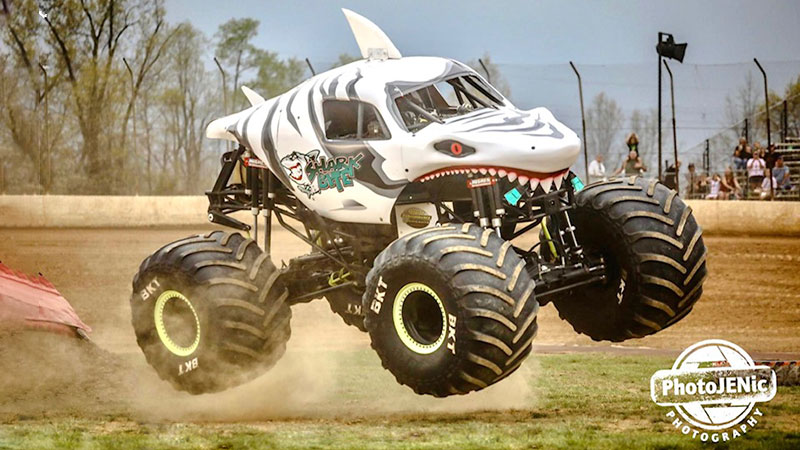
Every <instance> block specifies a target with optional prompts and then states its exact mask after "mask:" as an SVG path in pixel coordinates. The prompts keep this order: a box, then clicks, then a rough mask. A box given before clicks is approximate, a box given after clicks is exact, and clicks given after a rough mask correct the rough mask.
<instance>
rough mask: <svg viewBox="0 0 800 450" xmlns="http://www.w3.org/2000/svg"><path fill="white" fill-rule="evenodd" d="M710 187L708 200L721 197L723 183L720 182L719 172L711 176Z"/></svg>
mask: <svg viewBox="0 0 800 450" xmlns="http://www.w3.org/2000/svg"><path fill="white" fill-rule="evenodd" d="M709 186H710V189H709V191H708V195H706V199H708V200H717V199H719V198H720V187H721V186H722V183H721V182H720V178H719V174H718V173H715V174H714V176H713V177H711V182H710V183H709Z"/></svg>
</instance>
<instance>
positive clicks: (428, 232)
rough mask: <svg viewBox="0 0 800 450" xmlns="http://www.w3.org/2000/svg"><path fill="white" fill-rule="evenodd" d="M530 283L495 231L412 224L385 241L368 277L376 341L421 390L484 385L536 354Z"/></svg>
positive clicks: (387, 361) (386, 363) (397, 372)
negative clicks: (533, 351)
mask: <svg viewBox="0 0 800 450" xmlns="http://www.w3.org/2000/svg"><path fill="white" fill-rule="evenodd" d="M534 287H535V286H534V282H533V280H531V278H530V276H529V275H528V272H527V271H526V270H525V263H524V262H523V261H522V260H521V258H519V256H517V254H516V253H515V252H514V250H513V249H512V247H511V244H510V243H509V242H507V241H504V240H503V239H501V238H499V237H498V236H497V235H496V234H495V232H494V231H492V230H484V229H482V228H480V227H477V226H475V225H472V224H464V225H461V224H455V225H447V226H442V227H436V228H427V229H424V230H419V231H415V232H413V233H410V234H408V235H406V236H404V237H402V238H400V239H398V240H396V241H395V242H393V243H392V244H391V245H390V246H389V247H388V248H386V249H385V250H384V251H383V252H382V253H381V254H380V255H379V256H378V257H377V258H376V260H375V265H374V267H373V269H372V270H371V271H370V272H369V275H368V276H367V289H366V292H365V294H364V299H363V300H364V311H365V313H366V327H367V330H368V332H369V334H370V337H371V340H372V347H373V348H374V349H375V350H376V352H377V353H378V355H379V357H380V358H381V362H382V364H383V367H384V368H386V369H387V370H389V371H390V372H391V373H392V374H393V375H394V376H395V378H396V379H397V381H398V382H399V383H401V384H404V385H407V386H409V387H411V388H412V389H413V390H414V391H415V392H417V393H418V394H430V395H434V396H437V397H444V396H448V395H454V394H466V393H468V392H471V391H475V390H480V389H483V388H485V387H487V386H489V385H491V384H493V383H496V382H498V381H500V380H502V379H503V378H505V377H507V376H508V375H509V374H511V373H512V372H514V371H515V370H516V369H517V368H518V367H519V366H520V364H522V362H523V360H524V359H525V357H526V356H527V355H528V354H529V353H530V351H531V343H532V341H533V338H534V337H535V335H536V332H537V323H536V315H537V313H538V309H539V305H538V302H537V301H536V299H535V296H534ZM414 305H419V306H414ZM424 305H428V306H424ZM437 305H438V310H437ZM431 317H433V318H434V319H433V320H431ZM440 317H441V318H440ZM440 320H441V322H440Z"/></svg>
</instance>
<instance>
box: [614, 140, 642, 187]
mask: <svg viewBox="0 0 800 450" xmlns="http://www.w3.org/2000/svg"><path fill="white" fill-rule="evenodd" d="M625 144H626V145H627V146H628V157H627V158H625V160H624V161H622V166H621V167H620V168H619V169H617V170H616V171H615V172H614V174H613V175H612V176H617V175H619V174H620V173H622V172H624V173H625V176H626V177H628V176H633V175H641V174H642V173H643V172H645V171H647V167H645V165H644V163H643V162H642V158H640V157H639V136H637V135H636V133H631V134H629V135H628V139H626V140H625Z"/></svg>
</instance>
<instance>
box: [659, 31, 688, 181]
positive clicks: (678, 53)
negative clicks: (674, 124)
mask: <svg viewBox="0 0 800 450" xmlns="http://www.w3.org/2000/svg"><path fill="white" fill-rule="evenodd" d="M686 45H687V44H685V43H683V44H676V43H675V38H674V37H673V36H672V35H671V34H669V33H664V32H660V31H659V32H658V44H656V53H658V179H659V180H660V179H661V161H662V158H661V58H662V57H663V58H672V59H674V60H676V61H678V62H679V63H682V62H683V56H684V55H685V54H686Z"/></svg>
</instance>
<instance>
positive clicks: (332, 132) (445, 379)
mask: <svg viewBox="0 0 800 450" xmlns="http://www.w3.org/2000/svg"><path fill="white" fill-rule="evenodd" d="M345 15H346V17H347V20H348V21H349V23H350V26H351V28H352V30H353V32H354V35H355V38H356V41H357V43H358V45H359V47H360V49H361V55H362V56H363V59H362V60H360V61H356V62H353V63H351V64H348V65H345V66H342V67H339V68H335V69H331V70H329V71H327V72H325V73H321V74H318V75H315V76H313V77H312V78H310V79H308V80H306V81H304V82H303V83H301V84H300V85H298V86H297V87H295V88H294V89H292V90H290V91H288V92H286V93H284V94H282V95H280V96H277V97H275V98H272V99H269V100H264V99H263V98H262V97H260V96H259V95H258V94H256V93H255V92H253V91H251V90H249V89H247V88H243V91H244V93H245V95H246V96H247V97H248V99H249V100H250V102H251V103H252V107H250V108H248V109H246V110H244V111H241V112H239V113H236V114H233V115H230V116H227V117H223V118H220V119H217V120H215V121H213V122H212V123H211V124H209V126H208V129H207V136H208V137H209V138H217V139H228V140H231V141H234V142H235V143H236V144H237V147H236V148H235V149H234V150H230V151H228V152H227V153H225V154H224V156H223V158H222V169H221V171H220V174H219V177H218V178H217V180H216V183H215V184H214V186H213V188H212V189H211V190H210V191H208V192H207V196H208V199H209V203H210V206H209V209H208V217H209V220H210V221H211V222H213V223H215V224H219V225H222V226H225V227H229V228H232V229H234V230H237V231H235V232H227V231H214V232H211V233H208V234H204V235H198V236H190V237H187V238H185V239H182V240H179V241H176V242H173V243H170V244H168V245H166V246H164V247H162V248H161V249H159V250H158V251H156V252H155V253H154V254H153V255H151V256H150V257H148V258H147V259H145V260H144V261H143V262H142V264H141V267H140V268H139V272H138V273H137V274H136V276H135V278H134V280H133V295H132V297H131V308H132V313H133V326H134V329H135V332H136V337H137V340H138V343H139V345H140V347H141V348H142V350H143V351H144V354H145V356H146V358H147V361H148V362H149V363H150V364H151V365H152V366H153V367H154V368H155V369H156V371H157V372H158V374H159V375H160V376H161V377H162V378H163V379H165V380H167V381H169V382H170V383H172V385H173V386H174V387H175V388H177V389H181V390H185V391H188V392H191V393H195V394H198V393H206V392H215V391H220V390H223V389H226V388H229V387H232V386H235V385H238V384H240V383H243V382H245V381H247V380H249V379H251V378H253V377H255V376H257V375H259V374H262V373H263V372H264V371H266V370H267V369H268V368H269V367H270V366H271V365H273V364H274V363H275V362H276V361H277V360H278V359H279V358H280V357H281V356H282V354H283V353H284V351H285V347H286V342H287V340H288V339H289V336H290V327H289V322H290V319H291V309H290V307H291V306H292V305H295V304H298V303H302V302H308V301H311V300H313V299H320V298H323V297H324V298H325V299H327V301H328V302H329V303H330V307H331V309H332V310H333V312H334V313H336V314H339V315H340V316H341V317H342V318H343V319H344V321H345V322H346V323H347V324H350V325H353V326H356V327H358V328H359V329H360V330H363V331H366V332H367V333H369V337H370V339H371V342H372V347H373V348H374V349H375V351H376V352H377V353H378V355H379V357H380V359H381V361H382V363H383V366H384V367H385V368H386V369H387V370H389V371H390V372H391V373H392V374H393V375H394V376H395V378H396V379H397V381H398V382H399V383H402V384H404V385H407V386H409V387H410V388H411V389H413V390H414V391H415V392H417V393H419V394H429V395H434V396H439V397H443V396H449V395H453V394H465V393H468V392H471V391H476V390H479V389H482V388H485V387H487V386H489V385H491V384H493V383H496V382H498V381H500V380H502V379H503V378H505V377H507V376H508V375H509V374H511V373H512V372H514V371H515V370H516V369H517V368H518V367H519V366H520V364H522V362H523V361H524V360H525V358H526V357H527V356H528V354H529V353H530V352H531V343H532V341H533V339H534V337H535V336H536V332H537V323H536V317H537V313H538V311H539V308H540V307H541V306H543V305H545V304H547V303H553V304H554V305H555V307H556V308H557V310H558V312H559V314H560V316H561V317H562V318H563V319H564V320H566V321H567V322H569V323H570V324H571V325H572V326H573V327H574V329H575V331H577V332H578V333H584V334H586V335H588V336H589V337H591V338H593V339H595V340H605V341H614V342H617V341H623V340H626V339H630V338H639V337H643V336H646V335H649V334H653V333H655V332H657V331H659V330H662V329H664V328H666V327H669V326H670V325H673V324H675V323H676V322H678V321H679V320H680V319H682V318H683V317H685V316H686V315H687V314H688V313H689V312H690V311H691V310H692V307H693V305H694V304H695V302H696V301H697V300H698V298H700V295H701V291H702V284H703V281H704V280H705V277H706V263H705V258H706V249H705V246H704V245H703V239H702V237H701V229H700V227H699V226H698V224H697V223H696V222H695V219H694V218H693V217H692V213H691V209H690V208H689V207H688V206H687V205H685V204H684V203H683V201H682V200H681V199H680V198H679V197H677V196H676V193H675V191H673V190H670V189H668V188H666V187H665V186H663V185H662V184H660V183H659V182H658V181H656V180H646V179H642V178H639V177H631V178H620V179H612V180H609V181H604V182H599V183H594V184H590V185H588V186H584V185H583V184H582V183H581V181H580V179H579V178H578V177H577V176H575V175H574V174H573V173H572V172H570V169H569V168H570V166H571V165H572V164H573V163H574V162H575V160H576V158H577V155H578V152H579V148H580V140H579V139H578V137H577V135H576V134H575V133H574V132H573V131H572V130H570V129H569V128H567V127H566V126H564V125H563V124H561V123H560V122H558V121H557V120H556V119H555V118H554V117H553V115H552V114H551V113H550V112H549V111H548V110H547V109H545V108H535V109H532V110H527V111H524V110H520V109H517V108H515V107H514V106H513V105H512V104H511V102H510V101H509V100H508V99H506V98H504V97H503V95H501V94H500V93H499V92H498V91H497V90H496V89H494V88H493V87H492V86H491V85H490V84H489V83H488V82H487V81H486V80H485V79H484V78H483V77H481V76H480V75H479V74H478V73H476V72H475V71H473V70H472V69H470V68H469V67H468V66H466V65H464V64H462V63H459V62H457V61H454V60H450V59H444V58H435V57H402V56H401V55H400V52H399V51H398V50H397V48H396V47H395V46H394V45H393V44H392V43H391V41H389V39H388V38H387V37H386V35H385V34H384V33H383V32H382V31H381V30H380V29H379V28H378V27H377V26H376V25H375V24H373V23H372V22H370V21H368V20H367V19H365V18H363V17H361V16H359V15H357V14H355V13H353V12H350V11H346V10H345ZM237 211H244V212H245V214H246V212H248V211H249V212H250V213H251V214H252V216H253V219H254V220H253V221H252V222H251V221H250V220H247V222H251V223H253V225H251V224H249V223H245V222H243V221H242V220H241V219H242V216H241V215H232V213H235V212H237ZM259 216H261V217H263V219H264V225H263V226H264V230H263V233H262V234H263V236H264V238H263V240H262V241H261V242H257V240H259V236H260V235H259V233H258V218H259ZM237 217H238V218H237ZM245 217H247V216H245ZM289 219H291V220H289ZM273 220H275V221H276V222H277V223H278V224H280V225H281V226H282V227H284V228H285V229H286V230H288V231H289V232H290V233H291V234H293V235H294V236H296V237H297V238H298V239H299V240H301V241H302V242H304V243H306V244H307V245H308V246H310V248H311V251H310V252H309V253H308V254H305V255H303V256H299V257H296V258H293V259H291V260H290V261H289V262H288V263H284V264H282V265H281V267H280V268H278V267H276V265H275V264H274V262H273V261H272V259H271V257H270V250H271V246H272V223H273ZM298 223H299V224H301V225H302V229H300V227H299V225H296V224H298ZM252 228H255V230H254V231H255V234H253V235H251V234H250V231H251V229H252ZM537 230H541V234H542V238H541V239H536V238H535V236H536V235H537V233H539V231H537ZM242 233H243V234H242Z"/></svg>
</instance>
